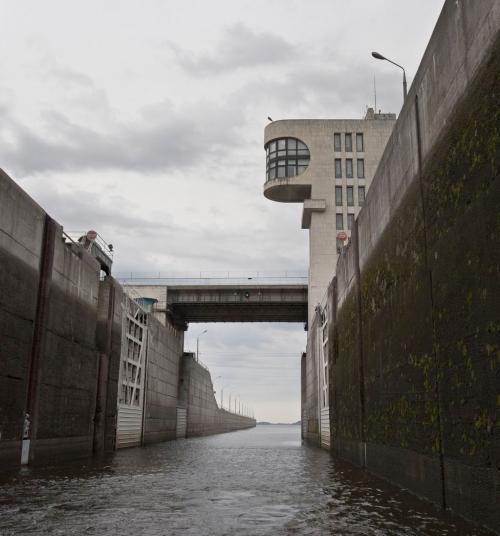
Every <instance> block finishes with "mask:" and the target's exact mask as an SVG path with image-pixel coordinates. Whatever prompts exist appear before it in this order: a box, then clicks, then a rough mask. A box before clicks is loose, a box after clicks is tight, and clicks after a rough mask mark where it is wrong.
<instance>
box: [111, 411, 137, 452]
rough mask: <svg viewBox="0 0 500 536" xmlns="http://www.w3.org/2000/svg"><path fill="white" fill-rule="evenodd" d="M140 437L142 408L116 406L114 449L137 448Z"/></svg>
mask: <svg viewBox="0 0 500 536" xmlns="http://www.w3.org/2000/svg"><path fill="white" fill-rule="evenodd" d="M141 435H142V407H140V408H137V407H132V406H129V405H125V404H119V405H118V423H117V430H116V448H117V449H122V448H125V447H138V446H140V444H141Z"/></svg>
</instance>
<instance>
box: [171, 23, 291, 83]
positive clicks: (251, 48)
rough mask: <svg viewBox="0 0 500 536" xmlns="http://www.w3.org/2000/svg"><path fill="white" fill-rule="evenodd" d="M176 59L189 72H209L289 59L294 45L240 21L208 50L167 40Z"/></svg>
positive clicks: (199, 73)
mask: <svg viewBox="0 0 500 536" xmlns="http://www.w3.org/2000/svg"><path fill="white" fill-rule="evenodd" d="M168 46H169V48H170V49H171V50H172V51H173V52H174V54H175V57H176V61H177V63H178V64H179V65H180V66H181V67H182V68H183V69H184V70H185V71H187V72H189V73H190V74H192V75H197V76H199V75H207V74H208V75H213V74H220V73H227V72H230V71H234V70H235V69H240V68H248V67H257V66H265V65H276V64H281V63H284V62H287V61H289V60H290V59H293V58H294V57H295V55H296V53H297V50H296V47H295V45H292V44H290V43H288V42H287V41H285V40H284V39H283V38H281V37H279V36H277V35H274V34H271V33H265V32H263V33H257V32H254V31H252V30H251V29H250V28H248V27H246V26H244V25H243V24H241V23H238V24H234V25H233V26H230V27H229V28H227V29H226V31H225V34H224V36H223V38H222V39H221V41H220V42H219V44H218V45H217V46H216V48H215V50H214V51H213V52H212V53H211V54H201V55H199V56H196V55H194V54H190V53H186V52H184V51H183V50H181V49H180V48H179V47H177V46H176V45H175V44H173V43H168Z"/></svg>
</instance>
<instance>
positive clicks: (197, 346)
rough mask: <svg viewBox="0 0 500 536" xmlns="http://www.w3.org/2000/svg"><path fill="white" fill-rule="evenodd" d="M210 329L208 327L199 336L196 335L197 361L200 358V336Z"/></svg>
mask: <svg viewBox="0 0 500 536" xmlns="http://www.w3.org/2000/svg"><path fill="white" fill-rule="evenodd" d="M207 331H208V329H205V330H204V331H202V332H201V333H200V334H199V335H198V336H197V337H196V361H197V362H198V361H199V359H198V351H199V348H200V337H201V336H202V335H203V334H204V333H206V332H207Z"/></svg>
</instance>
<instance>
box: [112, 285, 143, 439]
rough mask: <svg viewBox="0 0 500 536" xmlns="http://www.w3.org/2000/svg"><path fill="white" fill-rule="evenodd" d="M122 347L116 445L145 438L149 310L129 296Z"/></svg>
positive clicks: (124, 317)
mask: <svg viewBox="0 0 500 536" xmlns="http://www.w3.org/2000/svg"><path fill="white" fill-rule="evenodd" d="M123 308H124V311H123V328H122V348H121V358H120V377H119V383H118V419H117V427H116V448H118V449H119V448H124V447H136V446H139V445H140V444H141V440H142V422H143V414H144V390H145V376H146V352H147V350H146V349H147V314H146V312H145V311H144V310H143V309H141V307H140V306H139V305H138V304H137V303H136V302H135V301H133V300H132V299H131V298H129V297H128V296H125V297H124V302H123Z"/></svg>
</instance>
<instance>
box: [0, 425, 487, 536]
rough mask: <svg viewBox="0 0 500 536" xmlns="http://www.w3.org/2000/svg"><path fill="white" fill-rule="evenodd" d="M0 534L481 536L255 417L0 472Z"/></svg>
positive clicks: (294, 429)
mask: <svg viewBox="0 0 500 536" xmlns="http://www.w3.org/2000/svg"><path fill="white" fill-rule="evenodd" d="M0 534H1V535H2V536H10V535H16V536H18V535H25V534H26V535H31V534H43V535H64V536H66V535H99V536H102V535H108V534H109V535H117V536H128V535H133V536H141V535H148V536H149V535H151V536H160V535H165V536H175V535H183V536H187V535H195V536H202V535H220V536H222V535H228V536H229V535H231V536H232V535H251V536H260V535H272V536H276V535H281V534H291V535H294V534H295V535H323V534H325V535H327V534H328V535H329V534H335V535H351V534H356V535H381V536H386V535H398V536H399V535H413V534H415V535H417V534H418V535H420V534H421V535H431V536H432V535H440V536H442V535H467V536H472V535H478V536H479V535H485V534H489V533H488V532H486V531H483V530H480V529H474V528H473V527H472V526H469V525H467V524H466V523H465V522H463V521H460V520H458V519H457V518H456V517H452V516H451V515H448V514H443V513H442V512H439V511H437V510H436V509H434V507H433V506H431V505H429V504H427V503H426V502H424V501H420V500H419V499H416V498H415V497H413V496H411V495H409V494H408V493H405V492H403V491H400V490H398V489H397V488H395V487H393V486H390V485H388V484H386V483H384V482H383V481H381V480H379V479H377V478H374V477H372V476H369V475H368V474H367V473H366V472H363V471H361V470H358V469H354V468H352V467H351V466H349V465H348V464H344V463H341V462H338V461H335V460H333V459H332V458H331V456H330V455H329V454H328V453H327V452H325V451H322V450H320V449H318V448H314V447H307V446H303V445H301V441H300V426H271V425H262V426H258V427H257V428H255V429H252V430H244V431H240V432H233V433H230V434H221V435H216V436H210V437H203V438H191V439H186V440H178V441H171V442H167V443H162V444H158V445H153V446H149V447H145V448H134V449H127V450H122V451H118V452H117V453H116V454H114V455H113V456H112V457H111V458H109V459H107V460H102V461H99V462H97V461H88V460H87V461H84V462H81V461H80V462H78V463H75V462H73V463H72V464H71V465H63V466H58V467H45V468H43V469H41V468H40V469H32V468H29V469H22V470H21V471H16V472H15V473H10V474H3V475H1V476H0Z"/></svg>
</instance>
